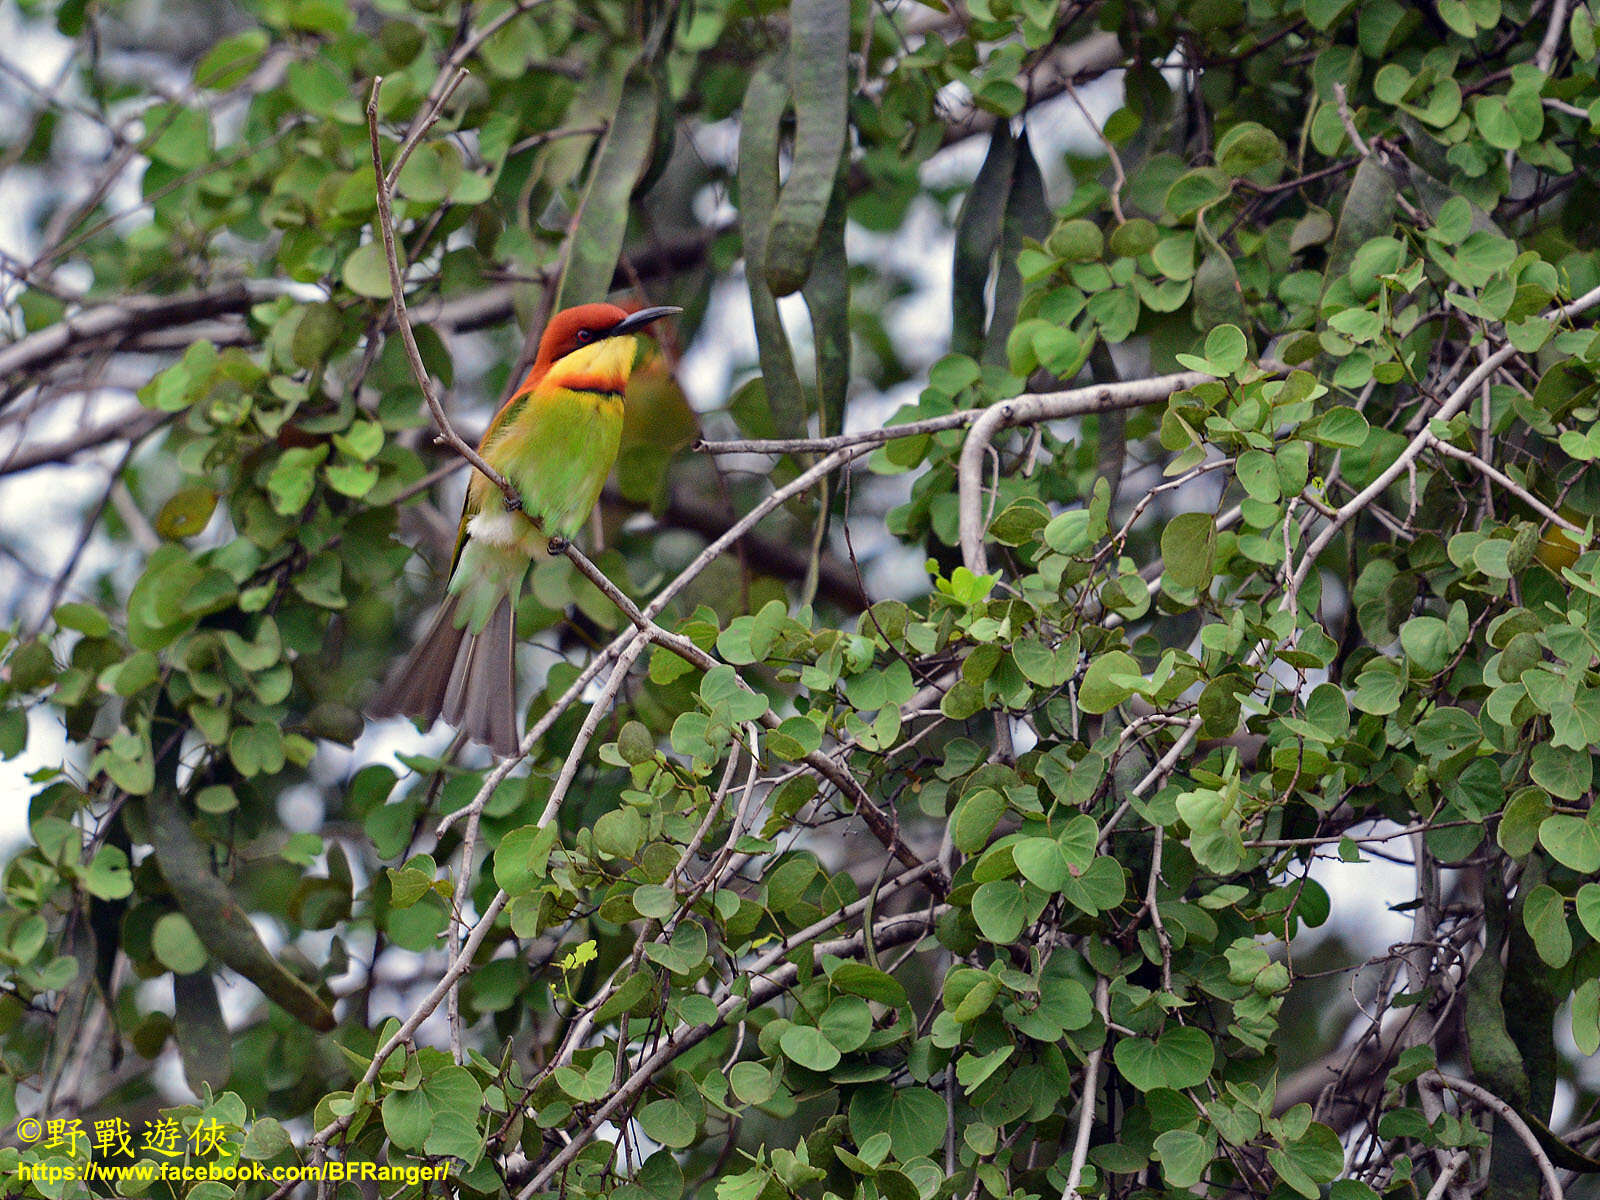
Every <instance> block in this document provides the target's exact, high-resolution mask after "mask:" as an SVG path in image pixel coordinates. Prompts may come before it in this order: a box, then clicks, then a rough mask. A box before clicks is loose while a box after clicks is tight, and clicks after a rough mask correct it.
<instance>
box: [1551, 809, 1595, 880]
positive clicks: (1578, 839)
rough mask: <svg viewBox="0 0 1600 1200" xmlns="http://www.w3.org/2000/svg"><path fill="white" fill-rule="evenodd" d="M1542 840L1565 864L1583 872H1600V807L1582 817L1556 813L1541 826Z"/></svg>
mask: <svg viewBox="0 0 1600 1200" xmlns="http://www.w3.org/2000/svg"><path fill="white" fill-rule="evenodd" d="M1539 843H1540V844H1541V845H1542V846H1543V847H1544V848H1545V849H1546V850H1547V851H1548V852H1549V853H1550V857H1552V858H1554V859H1555V860H1556V861H1557V862H1559V863H1560V864H1561V865H1562V866H1564V867H1570V868H1571V869H1572V870H1574V871H1577V872H1578V873H1579V874H1580V875H1592V874H1594V873H1595V872H1596V871H1600V808H1591V809H1590V810H1589V812H1588V813H1587V814H1586V815H1585V816H1583V817H1569V816H1567V815H1565V814H1557V815H1555V816H1552V817H1546V818H1545V819H1544V820H1543V821H1542V822H1541V823H1540V825H1539Z"/></svg>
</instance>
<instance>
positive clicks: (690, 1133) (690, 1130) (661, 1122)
mask: <svg viewBox="0 0 1600 1200" xmlns="http://www.w3.org/2000/svg"><path fill="white" fill-rule="evenodd" d="M639 1128H640V1129H642V1130H644V1134H645V1136H646V1137H648V1138H650V1139H651V1140H652V1141H654V1142H659V1143H660V1144H661V1145H663V1146H670V1147H671V1148H672V1149H674V1150H683V1149H687V1148H688V1147H689V1146H691V1145H693V1144H694V1141H695V1138H696V1137H697V1136H698V1134H699V1127H698V1125H697V1123H696V1122H695V1119H694V1116H693V1115H692V1114H691V1113H690V1112H689V1110H688V1109H687V1108H685V1107H684V1106H683V1105H682V1104H681V1103H679V1102H678V1101H677V1100H675V1099H667V1100H654V1101H652V1102H650V1103H649V1104H646V1105H645V1106H644V1107H643V1108H642V1109H640V1110H639Z"/></svg>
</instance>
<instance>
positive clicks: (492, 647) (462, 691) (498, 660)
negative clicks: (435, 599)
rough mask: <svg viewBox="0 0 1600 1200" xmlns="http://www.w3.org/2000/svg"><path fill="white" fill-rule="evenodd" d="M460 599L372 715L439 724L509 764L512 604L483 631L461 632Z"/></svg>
mask: <svg viewBox="0 0 1600 1200" xmlns="http://www.w3.org/2000/svg"><path fill="white" fill-rule="evenodd" d="M459 604H460V597H459V596H450V597H448V598H447V599H446V600H445V602H444V603H443V604H442V605H440V606H439V611H438V613H437V614H435V616H434V618H433V621H432V622H431V623H430V624H429V625H428V629H427V632H426V633H424V634H423V635H422V638H421V639H420V640H419V641H418V642H417V645H416V649H414V650H412V652H411V653H410V654H409V655H408V656H407V657H406V658H405V660H404V661H403V662H401V663H400V664H399V665H398V666H397V667H395V668H394V669H393V670H392V671H391V672H390V673H389V677H388V679H386V680H385V681H384V684H383V687H382V688H380V689H379V691H378V694H377V696H376V697H375V698H374V699H373V701H372V703H371V704H370V705H369V706H368V709H367V711H368V712H369V713H370V714H371V715H372V716H374V717H394V716H407V717H415V718H417V719H418V720H421V721H423V722H425V723H426V724H430V725H431V724H432V723H433V722H434V721H435V720H437V719H438V718H439V717H441V716H442V717H443V718H444V719H445V720H446V721H447V722H449V723H450V724H452V725H454V726H455V727H456V728H457V729H459V730H461V732H462V733H464V734H466V735H467V736H468V737H469V738H471V739H472V740H473V741H475V742H479V743H481V744H483V745H485V746H488V747H489V748H490V749H491V750H493V751H494V752H495V753H496V754H498V755H500V756H502V757H506V756H509V755H512V754H515V753H516V751H517V742H518V739H517V707H516V703H517V702H516V696H517V687H516V675H515V669H514V663H515V652H516V647H515V645H514V643H513V640H512V636H513V633H512V631H513V624H512V612H511V601H510V597H506V598H504V599H503V600H502V601H501V603H500V604H499V606H498V607H496V608H495V610H494V612H493V613H492V614H491V615H490V618H489V621H488V623H487V624H486V625H485V626H484V628H483V631H482V632H481V633H478V634H469V633H467V631H466V630H465V629H460V628H457V627H456V616H457V607H458V605H459Z"/></svg>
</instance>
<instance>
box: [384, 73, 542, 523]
mask: <svg viewBox="0 0 1600 1200" xmlns="http://www.w3.org/2000/svg"><path fill="white" fill-rule="evenodd" d="M382 87H383V76H381V75H378V76H375V77H374V78H373V80H372V92H371V95H370V96H369V97H368V99H367V137H368V139H369V141H370V142H371V144H372V172H373V176H374V178H375V179H376V181H377V193H378V229H379V232H380V233H381V234H382V236H383V251H384V255H385V257H387V259H388V261H389V290H390V291H391V292H392V293H393V296H394V316H395V323H396V324H397V325H398V326H399V327H400V338H401V340H402V341H403V342H404V343H405V348H406V359H407V360H408V361H409V362H410V364H411V374H412V375H413V376H414V377H415V378H416V381H417V386H418V387H420V388H421V389H422V398H423V399H424V400H425V401H426V402H427V405H428V412H429V413H430V414H431V415H432V417H433V423H434V425H435V426H436V427H437V428H438V430H439V437H440V439H441V440H443V441H444V442H445V443H446V444H447V445H449V446H450V448H451V449H453V450H454V451H455V452H456V453H457V454H459V455H460V456H461V457H462V458H464V459H466V460H467V461H468V462H469V463H471V464H472V466H473V467H474V469H476V470H477V471H478V472H479V473H481V474H482V475H483V476H484V477H485V478H486V479H488V480H489V481H490V482H491V483H493V484H494V485H495V487H497V488H499V489H500V491H501V493H502V494H504V496H505V500H506V508H507V510H509V511H511V512H517V511H520V510H521V508H522V497H521V495H520V494H518V492H517V489H516V488H515V487H513V486H512V485H511V483H510V481H508V480H507V479H506V478H505V477H504V476H503V475H501V474H500V472H498V471H496V470H495V469H494V468H493V467H491V466H490V465H489V464H488V463H486V462H484V461H483V459H482V457H481V456H480V455H479V454H478V452H477V451H476V450H474V449H473V448H472V447H471V446H469V445H468V444H467V443H466V442H465V441H463V440H462V438H461V435H460V434H458V433H457V432H456V431H455V428H454V427H453V426H452V425H451V424H450V418H449V417H448V416H446V415H445V411H444V406H443V405H442V404H440V403H439V396H438V393H437V392H436V391H435V390H434V386H433V379H432V378H431V377H430V376H429V375H428V368H427V367H425V366H423V364H422V352H421V351H420V350H418V349H417V339H416V336H415V335H414V334H413V333H412V332H411V317H410V315H409V313H408V312H407V310H406V295H405V277H404V275H403V274H402V272H401V269H400V258H399V254H398V252H397V251H396V250H395V242H394V212H393V210H392V208H391V206H390V196H389V187H388V184H387V182H386V176H385V175H384V170H383V150H382V148H381V147H380V146H379V144H378V92H379V89H381V88H382Z"/></svg>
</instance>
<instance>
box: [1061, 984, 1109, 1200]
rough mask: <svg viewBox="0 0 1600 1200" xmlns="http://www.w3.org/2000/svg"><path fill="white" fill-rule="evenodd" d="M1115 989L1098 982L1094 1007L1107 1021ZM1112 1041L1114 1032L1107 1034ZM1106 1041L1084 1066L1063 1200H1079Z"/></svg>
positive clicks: (1087, 1158) (1095, 985) (1062, 1191)
mask: <svg viewBox="0 0 1600 1200" xmlns="http://www.w3.org/2000/svg"><path fill="white" fill-rule="evenodd" d="M1110 999H1111V989H1110V987H1109V985H1108V984H1107V983H1106V977H1105V976H1104V975H1101V976H1098V977H1097V978H1096V979H1095V981H1094V1009H1095V1011H1096V1012H1097V1013H1099V1014H1100V1019H1101V1021H1106V1020H1107V1019H1108V1017H1109V1013H1110ZM1106 1036H1107V1039H1108V1040H1109V1038H1110V1034H1109V1032H1108V1033H1107V1035H1106ZM1105 1052H1106V1043H1105V1042H1101V1043H1100V1044H1099V1045H1098V1046H1096V1047H1095V1048H1094V1049H1093V1050H1091V1051H1090V1052H1089V1061H1088V1062H1087V1063H1086V1064H1085V1066H1084V1068H1083V1098H1082V1101H1081V1104H1082V1107H1081V1108H1080V1109H1079V1110H1078V1134H1077V1137H1076V1138H1075V1139H1074V1140H1073V1143H1072V1161H1071V1163H1070V1164H1069V1165H1068V1167H1067V1182H1066V1186H1065V1187H1063V1188H1062V1189H1061V1200H1076V1197H1077V1196H1078V1181H1079V1180H1081V1179H1082V1178H1083V1165H1084V1163H1086V1162H1088V1161H1089V1131H1090V1129H1092V1128H1093V1126H1094V1101H1095V1094H1096V1093H1097V1092H1098V1091H1099V1090H1100V1060H1101V1059H1102V1058H1103V1057H1104V1056H1105Z"/></svg>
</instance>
